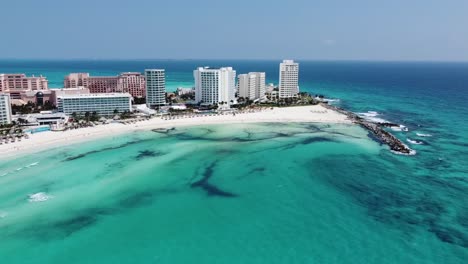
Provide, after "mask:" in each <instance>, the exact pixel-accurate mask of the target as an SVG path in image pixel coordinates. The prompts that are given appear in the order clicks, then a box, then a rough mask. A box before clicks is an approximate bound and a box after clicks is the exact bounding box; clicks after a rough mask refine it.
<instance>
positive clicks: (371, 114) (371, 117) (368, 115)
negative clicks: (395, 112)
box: [356, 111, 391, 123]
mask: <svg viewBox="0 0 468 264" xmlns="http://www.w3.org/2000/svg"><path fill="white" fill-rule="evenodd" d="M356 114H357V115H358V116H360V117H362V118H364V119H365V120H367V121H369V122H373V123H391V122H390V121H388V120H385V119H383V118H380V117H377V116H379V115H380V114H379V113H378V112H376V111H367V112H365V113H356Z"/></svg>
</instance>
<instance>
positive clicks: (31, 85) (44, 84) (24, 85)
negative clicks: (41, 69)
mask: <svg viewBox="0 0 468 264" xmlns="http://www.w3.org/2000/svg"><path fill="white" fill-rule="evenodd" d="M48 89H49V86H48V81H47V79H46V78H45V77H43V76H42V75H41V76H39V77H35V76H32V77H27V76H26V75H25V74H22V73H15V74H9V73H8V74H6V73H5V74H0V92H3V93H8V94H10V96H11V98H12V99H21V94H22V93H24V92H26V91H40V90H48Z"/></svg>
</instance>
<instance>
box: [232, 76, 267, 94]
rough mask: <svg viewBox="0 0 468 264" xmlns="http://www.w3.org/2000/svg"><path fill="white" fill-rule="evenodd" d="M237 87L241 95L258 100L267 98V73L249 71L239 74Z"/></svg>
mask: <svg viewBox="0 0 468 264" xmlns="http://www.w3.org/2000/svg"><path fill="white" fill-rule="evenodd" d="M237 87H238V92H239V97H243V98H248V99H250V100H257V99H263V98H265V73H264V72H249V73H248V74H239V76H238V81H237Z"/></svg>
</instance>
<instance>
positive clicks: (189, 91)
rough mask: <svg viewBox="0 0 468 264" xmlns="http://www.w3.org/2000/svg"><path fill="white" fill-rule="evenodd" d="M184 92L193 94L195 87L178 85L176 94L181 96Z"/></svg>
mask: <svg viewBox="0 0 468 264" xmlns="http://www.w3.org/2000/svg"><path fill="white" fill-rule="evenodd" d="M184 94H195V88H184V87H178V88H177V90H176V95H178V96H181V95H184Z"/></svg>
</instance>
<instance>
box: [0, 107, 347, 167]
mask: <svg viewBox="0 0 468 264" xmlns="http://www.w3.org/2000/svg"><path fill="white" fill-rule="evenodd" d="M271 122H276V123H288V122H304V123H306V122H312V123H335V124H336V123H340V124H350V123H351V121H350V120H348V118H347V117H346V116H345V115H343V114H340V113H338V112H335V111H332V110H329V109H326V108H325V107H323V106H321V105H311V106H297V107H285V108H276V107H275V108H273V109H270V108H268V109H266V110H263V111H261V112H254V113H240V114H236V115H235V116H233V115H232V114H226V115H214V116H197V117H194V118H179V119H171V120H164V119H162V118H160V117H156V118H152V119H150V120H145V121H140V122H137V123H134V124H127V125H125V124H121V123H112V124H107V125H99V126H95V127H87V128H80V129H75V130H67V131H60V132H55V131H47V132H41V133H37V134H32V135H30V137H29V139H23V140H22V141H20V142H15V143H10V144H3V145H0V153H1V157H0V158H11V157H14V156H18V155H22V154H26V153H32V152H38V151H41V150H47V149H51V148H58V147H60V146H64V145H69V144H74V143H79V142H83V141H88V140H95V139H98V138H102V137H109V136H115V135H118V134H122V133H128V132H133V131H139V130H150V129H155V128H171V127H180V126H196V125H214V124H236V123H271Z"/></svg>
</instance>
